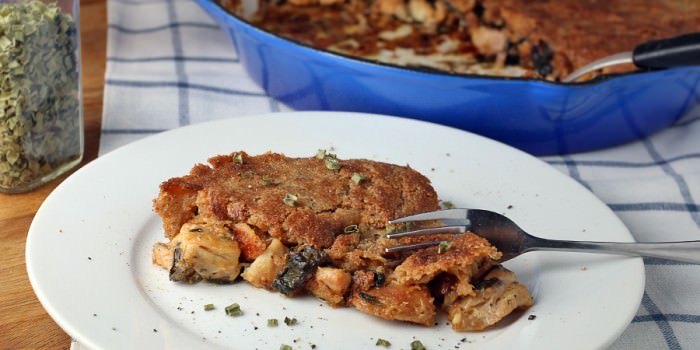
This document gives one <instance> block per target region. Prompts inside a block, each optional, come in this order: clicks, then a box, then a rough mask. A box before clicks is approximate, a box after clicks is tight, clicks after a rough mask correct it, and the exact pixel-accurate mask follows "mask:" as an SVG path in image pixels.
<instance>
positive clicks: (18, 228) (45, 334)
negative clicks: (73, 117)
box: [0, 0, 107, 350]
mask: <svg viewBox="0 0 700 350" xmlns="http://www.w3.org/2000/svg"><path fill="white" fill-rule="evenodd" d="M80 33H81V45H82V80H83V106H84V123H85V156H84V160H83V163H82V164H85V163H86V162H89V161H90V160H93V159H94V158H95V157H96V156H97V148H98V145H99V139H100V123H101V118H102V92H103V86H104V72H105V56H106V47H107V6H106V0H81V1H80ZM82 164H81V165H82ZM65 177H66V176H62V177H60V178H59V179H57V180H54V181H53V182H51V183H49V184H47V185H45V186H43V187H41V188H39V189H37V190H34V191H33V192H30V193H25V194H18V195H3V194H0V252H2V254H0V261H1V263H0V266H2V268H1V269H0V349H13V350H14V349H69V348H70V337H69V336H68V335H67V334H66V333H65V332H64V331H63V330H61V328H60V327H59V326H58V325H57V324H56V323H55V322H54V321H53V320H52V319H51V317H49V315H48V314H47V313H46V311H44V308H42V307H41V304H40V303H39V300H37V298H36V296H35V295H34V292H33V290H32V287H31V285H30V284H29V279H28V277H27V269H26V265H25V262H24V245H25V242H26V239H27V231H28V230H29V225H30V223H31V222H32V219H33V218H34V214H36V211H37V210H38V209H39V206H40V205H41V203H42V202H43V201H44V199H45V198H46V196H47V195H48V194H49V193H50V192H51V191H53V189H54V188H55V187H56V186H57V185H58V184H59V183H60V182H61V181H62V180H63V179H65Z"/></svg>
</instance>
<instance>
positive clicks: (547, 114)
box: [196, 0, 700, 155]
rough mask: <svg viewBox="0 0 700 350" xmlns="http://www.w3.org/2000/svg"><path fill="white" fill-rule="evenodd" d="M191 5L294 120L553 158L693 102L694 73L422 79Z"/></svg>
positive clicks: (614, 140) (675, 113)
mask: <svg viewBox="0 0 700 350" xmlns="http://www.w3.org/2000/svg"><path fill="white" fill-rule="evenodd" d="M196 1H197V2H198V3H199V5H200V6H201V7H202V8H203V9H204V10H205V11H206V12H208V13H209V14H210V15H211V16H212V17H213V18H214V19H215V20H216V21H217V22H218V23H219V25H220V26H221V28H223V29H224V30H226V31H227V33H228V34H229V35H230V37H231V40H232V41H233V43H234V45H235V47H236V49H237V52H238V55H239V57H240V60H241V62H242V64H243V65H244V66H245V68H246V70H247V72H248V74H249V75H250V77H251V78H252V79H253V80H254V81H255V82H256V83H257V84H259V85H260V86H261V87H262V88H263V89H265V91H266V92H267V93H268V94H269V95H270V96H272V97H275V98H277V99H278V100H280V101H282V102H283V103H285V104H287V105H288V106H290V107H292V108H294V109H298V110H334V111H354V112H368V113H377V114H386V115H394V116H402V117H408V118H415V119H421V120H425V121H430V122H434V123H439V124H444V125H449V126H453V127H456V128H460V129H464V130H468V131H470V132H474V133H477V134H481V135H483V136H486V137H489V138H492V139H496V140H499V141H501V142H504V143H507V144H509V145H512V146H514V147H516V148H519V149H522V150H524V151H526V152H529V153H531V154H534V155H551V154H566V153H576V152H584V151H590V150H596V149H601V148H606V147H611V146H615V145H620V144H623V143H627V142H630V141H633V140H637V139H640V138H643V137H646V136H648V135H650V134H652V133H655V132H657V131H659V130H661V129H663V128H665V127H667V126H669V125H671V124H672V123H674V122H675V121H677V120H679V119H680V118H682V117H683V116H684V115H685V114H687V113H688V112H689V111H690V109H691V108H692V107H693V106H694V105H695V104H697V103H698V102H699V101H700V98H699V97H698V85H699V83H700V67H697V66H696V67H684V68H675V69H669V70H658V71H648V72H637V73H629V74H620V75H614V76H608V77H601V78H599V79H596V80H594V81H591V82H585V83H575V84H564V83H553V82H548V81H543V80H537V79H524V78H501V77H487V76H477V75H460V74H449V73H439V72H427V71H421V70H417V69H411V68H404V67H398V66H392V65H387V64H381V63H376V62H370V61H367V60H364V59H357V58H352V57H348V56H344V55H340V54H335V53H331V52H328V51H325V50H319V49H315V48H312V47H309V46H306V45H303V44H300V43H297V42H294V41H291V40H288V39H285V38H283V37H280V36H278V35H275V34H273V33H270V32H267V31H264V30H262V29H260V28H258V27H255V26H254V25H251V24H250V23H248V22H246V21H245V20H243V19H242V18H240V17H238V16H236V15H234V14H232V13H230V12H229V11H227V10H226V9H224V8H222V7H221V6H220V5H219V4H218V3H217V2H216V1H213V0H196ZM394 136H395V137H401V131H400V130H397V131H396V135H394ZM429 140H430V135H426V141H427V142H429Z"/></svg>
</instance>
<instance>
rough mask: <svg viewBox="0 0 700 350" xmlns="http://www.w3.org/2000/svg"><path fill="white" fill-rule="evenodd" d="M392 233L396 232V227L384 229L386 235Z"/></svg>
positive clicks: (389, 226) (391, 226) (390, 226)
mask: <svg viewBox="0 0 700 350" xmlns="http://www.w3.org/2000/svg"><path fill="white" fill-rule="evenodd" d="M394 232H396V226H393V225H388V226H387V227H386V233H394Z"/></svg>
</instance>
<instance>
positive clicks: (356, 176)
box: [350, 173, 365, 185]
mask: <svg viewBox="0 0 700 350" xmlns="http://www.w3.org/2000/svg"><path fill="white" fill-rule="evenodd" d="M350 179H351V180H352V181H353V182H354V183H355V184H357V185H359V184H360V182H362V180H364V179H365V175H364V174H362V173H352V176H351V177H350Z"/></svg>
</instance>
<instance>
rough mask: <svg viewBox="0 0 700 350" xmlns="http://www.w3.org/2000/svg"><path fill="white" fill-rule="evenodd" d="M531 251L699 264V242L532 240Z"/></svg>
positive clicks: (529, 249)
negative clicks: (567, 252)
mask: <svg viewBox="0 0 700 350" xmlns="http://www.w3.org/2000/svg"><path fill="white" fill-rule="evenodd" d="M528 243H529V244H528V246H530V247H529V248H527V249H526V250H525V251H531V250H560V251H562V250H563V251H574V252H588V253H608V254H622V255H629V256H648V257H653V258H660V259H666V260H674V261H682V262H686V263H691V264H700V241H681V242H658V243H656V242H655V243H612V242H586V241H563V240H550V239H543V238H534V237H533V240H532V241H531V242H528Z"/></svg>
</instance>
